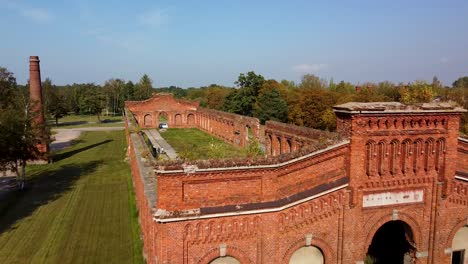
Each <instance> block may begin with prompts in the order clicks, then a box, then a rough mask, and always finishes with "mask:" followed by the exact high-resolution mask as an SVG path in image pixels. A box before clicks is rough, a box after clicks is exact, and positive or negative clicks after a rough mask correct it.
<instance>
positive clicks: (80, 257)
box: [0, 131, 143, 263]
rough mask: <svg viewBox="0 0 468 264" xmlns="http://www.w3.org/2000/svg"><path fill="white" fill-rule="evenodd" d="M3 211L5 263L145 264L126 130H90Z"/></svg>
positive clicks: (0, 256) (0, 255) (0, 252)
mask: <svg viewBox="0 0 468 264" xmlns="http://www.w3.org/2000/svg"><path fill="white" fill-rule="evenodd" d="M77 142H78V143H76V144H74V145H73V146H71V147H69V148H67V149H65V150H62V151H61V152H59V153H57V154H55V156H54V162H53V163H52V164H48V165H34V166H28V168H27V174H28V175H29V177H28V182H27V189H26V190H25V191H22V192H19V191H18V192H13V193H11V194H10V195H9V196H7V197H6V199H4V200H2V201H1V202H2V204H4V205H5V204H6V206H3V207H1V209H0V263H143V259H142V253H141V252H142V243H141V241H140V238H139V235H140V231H139V226H138V220H137V212H136V207H135V200H134V194H133V187H132V181H131V175H130V168H129V165H128V163H126V162H125V161H124V158H125V148H126V141H125V136H124V132H122V131H102V132H85V133H83V134H82V136H81V137H80V139H79V140H78V141H77Z"/></svg>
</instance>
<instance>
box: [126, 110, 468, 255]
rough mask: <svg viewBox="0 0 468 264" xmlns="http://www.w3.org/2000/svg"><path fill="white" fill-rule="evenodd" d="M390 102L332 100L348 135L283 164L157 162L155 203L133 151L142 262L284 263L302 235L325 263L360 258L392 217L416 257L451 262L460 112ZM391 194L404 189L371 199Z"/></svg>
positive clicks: (461, 166)
mask: <svg viewBox="0 0 468 264" xmlns="http://www.w3.org/2000/svg"><path fill="white" fill-rule="evenodd" d="M379 107H380V106H379ZM392 107H393V108H392V109H391V110H392V111H387V110H385V109H381V108H378V109H377V110H376V109H373V110H372V111H368V112H366V111H365V109H364V110H363V109H360V110H359V111H354V110H350V111H345V110H343V109H346V107H345V108H343V107H342V108H339V109H341V110H342V112H340V113H339V114H338V115H337V116H338V117H339V118H338V122H339V123H340V122H341V124H342V125H341V126H342V127H341V131H342V134H343V136H346V137H348V138H349V143H341V144H338V145H337V146H335V147H329V148H327V149H322V150H317V151H316V152H314V153H307V154H304V155H305V156H303V157H299V158H296V159H292V160H291V159H289V160H286V161H283V163H278V164H269V165H253V164H251V165H250V166H249V165H246V166H243V167H237V168H236V167H230V168H221V167H220V168H213V167H207V168H198V169H197V168H196V167H191V168H190V169H186V170H185V171H184V170H183V169H180V168H176V169H174V170H173V171H170V170H169V169H168V168H164V167H162V168H159V169H160V171H158V173H157V175H156V179H157V187H155V188H157V190H156V191H157V205H156V208H154V211H151V210H149V208H148V204H147V203H145V202H144V200H145V199H147V197H146V196H145V195H144V186H142V183H141V177H136V176H138V175H139V174H140V173H141V172H139V171H138V170H136V169H135V168H134V167H135V166H136V163H135V162H134V161H133V160H132V162H131V166H132V174H133V176H134V182H135V189H136V192H137V199H138V207H139V208H140V217H141V222H142V230H143V233H144V236H143V238H144V241H145V252H146V255H147V256H148V262H149V263H209V262H210V261H212V260H213V259H215V258H217V257H219V256H220V255H223V254H226V255H229V256H232V257H235V258H236V259H238V260H239V261H240V262H241V263H289V259H290V257H291V255H292V254H293V253H294V252H295V251H296V250H297V249H299V248H301V247H303V246H307V245H312V246H316V247H318V248H320V250H321V251H322V253H323V255H324V258H325V262H326V263H343V264H347V263H360V262H359V261H364V259H365V257H366V253H367V250H368V247H369V245H370V244H371V242H372V239H373V237H374V235H375V234H376V232H377V231H378V230H379V228H380V227H382V226H383V225H384V224H385V223H388V222H391V221H402V223H404V224H405V225H406V226H408V228H409V230H411V231H410V233H409V237H410V239H411V240H412V242H414V246H415V252H413V256H414V257H415V263H447V264H448V263H451V249H450V247H451V243H452V240H453V237H454V236H455V234H456V232H457V231H458V230H459V229H460V228H462V227H463V226H465V225H466V224H467V220H468V181H467V179H465V178H464V175H465V174H466V175H468V170H467V163H466V160H467V159H466V155H467V154H466V150H467V143H466V142H465V141H463V140H459V139H458V126H459V117H460V112H457V110H453V111H452V110H450V109H448V110H447V109H440V111H439V110H437V109H431V110H427V109H409V110H408V111H403V110H401V109H399V108H398V106H395V105H392ZM341 119H343V120H341ZM219 120H224V119H222V118H221V119H219ZM219 120H218V121H217V122H219ZM205 121H206V120H205ZM210 122H211V121H210ZM221 123H222V121H221ZM339 126H340V125H339ZM219 127H221V129H222V127H223V125H220V126H219ZM132 155H133V154H132V152H131V151H130V156H132ZM280 162H281V161H280ZM182 167H183V166H182ZM455 175H461V176H463V177H455ZM139 181H140V182H139ZM401 193H403V194H404V195H403V196H401V199H407V200H404V201H403V202H401V201H399V202H395V201H394V200H391V201H386V200H385V199H384V200H372V199H375V197H390V198H387V199H394V198H392V197H396V195H400V194H401ZM398 197H400V196H398ZM142 211H144V212H142ZM408 232H409V231H408ZM390 248H391V246H389V249H390ZM156 259H157V262H156Z"/></svg>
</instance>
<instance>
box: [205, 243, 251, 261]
mask: <svg viewBox="0 0 468 264" xmlns="http://www.w3.org/2000/svg"><path fill="white" fill-rule="evenodd" d="M226 256H230V257H233V258H236V259H237V260H238V261H239V262H240V263H242V264H244V263H245V264H253V263H254V262H253V261H252V260H250V258H249V257H248V256H247V254H245V252H244V251H243V250H241V249H239V248H238V247H235V246H229V245H228V246H226ZM216 258H219V247H216V248H212V249H210V250H208V252H207V253H205V255H203V257H201V258H200V260H199V261H198V262H197V263H199V264H208V263H210V262H211V261H213V260H215V259H216Z"/></svg>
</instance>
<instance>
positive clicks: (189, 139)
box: [160, 128, 247, 160]
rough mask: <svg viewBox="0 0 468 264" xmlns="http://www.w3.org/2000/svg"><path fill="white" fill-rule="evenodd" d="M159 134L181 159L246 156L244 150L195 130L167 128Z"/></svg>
mask: <svg viewBox="0 0 468 264" xmlns="http://www.w3.org/2000/svg"><path fill="white" fill-rule="evenodd" d="M160 133H161V136H162V137H163V138H164V139H165V140H166V141H167V142H168V143H169V144H170V145H171V146H172V147H173V148H174V149H175V151H176V152H177V154H178V155H179V156H180V157H181V158H185V159H188V160H197V159H219V158H233V157H245V156H247V151H246V150H244V149H242V148H237V147H234V146H232V145H230V144H227V143H225V142H224V141H222V140H220V139H218V138H216V137H213V136H211V135H209V134H207V133H205V132H202V131H200V130H198V129H195V128H169V129H167V130H166V131H165V132H162V131H160Z"/></svg>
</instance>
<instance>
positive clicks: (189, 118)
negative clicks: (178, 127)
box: [187, 113, 195, 125]
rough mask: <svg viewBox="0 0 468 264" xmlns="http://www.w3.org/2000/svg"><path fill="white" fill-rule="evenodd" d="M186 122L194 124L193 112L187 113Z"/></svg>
mask: <svg viewBox="0 0 468 264" xmlns="http://www.w3.org/2000/svg"><path fill="white" fill-rule="evenodd" d="M187 124H188V125H195V115H194V114H193V113H189V114H188V115H187Z"/></svg>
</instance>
